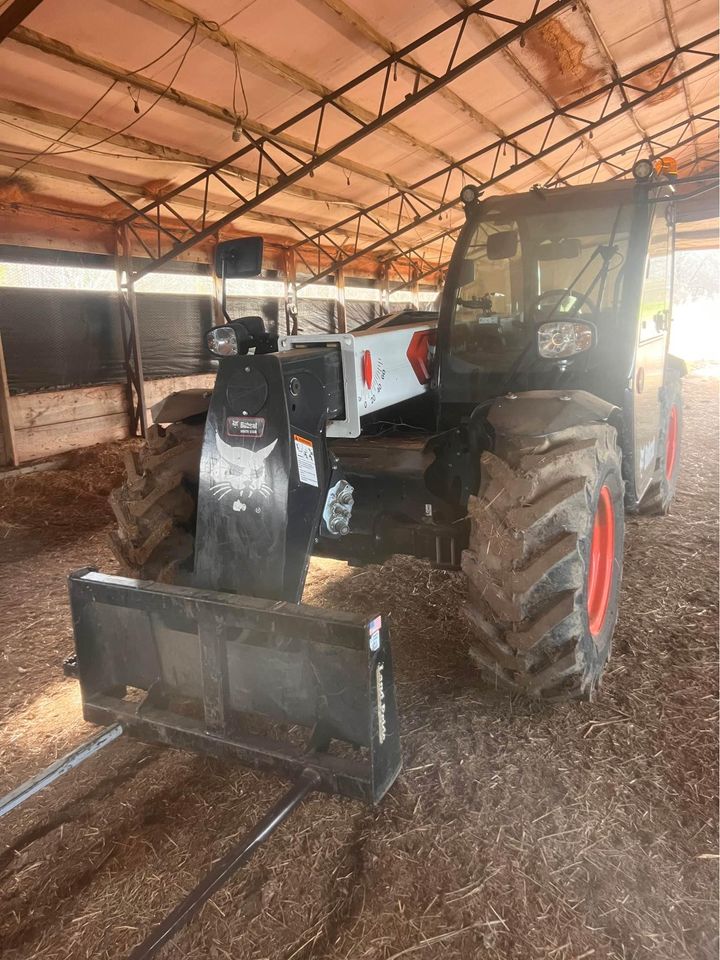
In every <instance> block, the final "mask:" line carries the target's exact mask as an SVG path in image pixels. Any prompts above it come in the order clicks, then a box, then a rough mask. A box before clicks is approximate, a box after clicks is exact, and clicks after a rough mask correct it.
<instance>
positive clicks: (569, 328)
mask: <svg viewBox="0 0 720 960" xmlns="http://www.w3.org/2000/svg"><path fill="white" fill-rule="evenodd" d="M592 345H593V328H592V327H591V326H590V324H588V323H578V322H573V321H570V320H561V321H557V322H556V323H542V324H540V326H539V327H538V353H539V354H540V356H541V357H546V358H547V359H548V360H563V359H565V358H566V357H572V356H574V355H575V354H576V353H582V352H583V351H584V350H589V349H590V348H591V347H592Z"/></svg>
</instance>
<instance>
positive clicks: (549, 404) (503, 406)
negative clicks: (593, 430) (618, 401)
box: [486, 390, 622, 437]
mask: <svg viewBox="0 0 720 960" xmlns="http://www.w3.org/2000/svg"><path fill="white" fill-rule="evenodd" d="M486 420H487V423H488V424H489V426H490V427H491V428H492V431H493V433H494V434H495V436H521V437H544V436H547V434H549V433H558V432H559V431H561V430H568V429H570V428H572V427H577V426H579V425H580V424H582V423H609V424H611V425H612V426H614V427H615V428H616V429H617V430H618V431H619V430H620V428H621V426H622V412H621V411H620V409H619V407H616V406H615V405H614V404H612V403H608V402H607V401H606V400H601V399H600V397H596V396H595V395H594V394H592V393H588V392H587V391H586V390H529V391H527V392H526V393H518V394H514V393H510V394H508V395H507V396H505V397H500V398H498V399H497V400H494V401H493V403H492V406H491V407H490V409H489V411H488V413H487V417H486Z"/></svg>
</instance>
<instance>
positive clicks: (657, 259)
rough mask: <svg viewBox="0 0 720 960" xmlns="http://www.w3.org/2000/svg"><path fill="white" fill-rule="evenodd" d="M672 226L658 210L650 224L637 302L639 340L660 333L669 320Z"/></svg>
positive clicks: (666, 326)
mask: <svg viewBox="0 0 720 960" xmlns="http://www.w3.org/2000/svg"><path fill="white" fill-rule="evenodd" d="M672 237H673V235H672V225H671V224H670V223H669V222H668V220H667V219H666V217H665V210H664V209H658V210H657V212H656V214H655V219H654V221H653V226H652V235H651V237H650V246H649V248H648V257H647V263H646V264H645V280H644V283H643V292H642V300H641V303H640V343H643V342H644V341H645V340H652V339H653V338H654V337H659V336H662V335H663V334H664V333H665V331H666V330H667V329H668V325H669V321H670V290H671V283H672Z"/></svg>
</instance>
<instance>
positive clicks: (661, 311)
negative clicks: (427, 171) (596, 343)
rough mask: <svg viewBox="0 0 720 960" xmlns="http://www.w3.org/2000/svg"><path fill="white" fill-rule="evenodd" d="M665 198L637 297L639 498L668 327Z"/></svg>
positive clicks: (651, 449) (654, 448)
mask: <svg viewBox="0 0 720 960" xmlns="http://www.w3.org/2000/svg"><path fill="white" fill-rule="evenodd" d="M670 209H671V208H670V206H669V204H657V205H656V207H655V216H654V218H653V222H652V227H651V232H650V243H649V247H648V256H647V261H646V263H645V275H644V281H643V288H642V296H641V300H640V317H639V323H638V339H637V347H636V351H635V370H634V377H633V400H634V403H633V410H634V414H633V415H634V434H635V458H634V459H635V490H636V493H637V496H638V498H640V497H641V496H642V495H643V494H644V493H645V491H646V490H647V488H648V485H649V483H650V481H651V480H652V477H653V474H654V472H655V465H656V460H657V457H658V433H659V430H660V395H661V394H660V391H661V388H662V385H663V377H664V371H665V355H666V353H667V344H668V336H669V331H670V307H671V298H672V271H673V241H674V236H673V225H672V219H671V216H670Z"/></svg>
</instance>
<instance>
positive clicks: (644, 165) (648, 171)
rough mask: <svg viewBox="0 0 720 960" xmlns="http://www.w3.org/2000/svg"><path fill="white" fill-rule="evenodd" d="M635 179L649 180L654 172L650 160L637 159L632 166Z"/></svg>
mask: <svg viewBox="0 0 720 960" xmlns="http://www.w3.org/2000/svg"><path fill="white" fill-rule="evenodd" d="M632 172H633V176H634V177H635V179H636V180H650V179H652V175H653V174H654V173H655V169H654V167H653V162H652V160H638V161H637V163H636V164H635V165H634V166H633V168H632Z"/></svg>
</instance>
